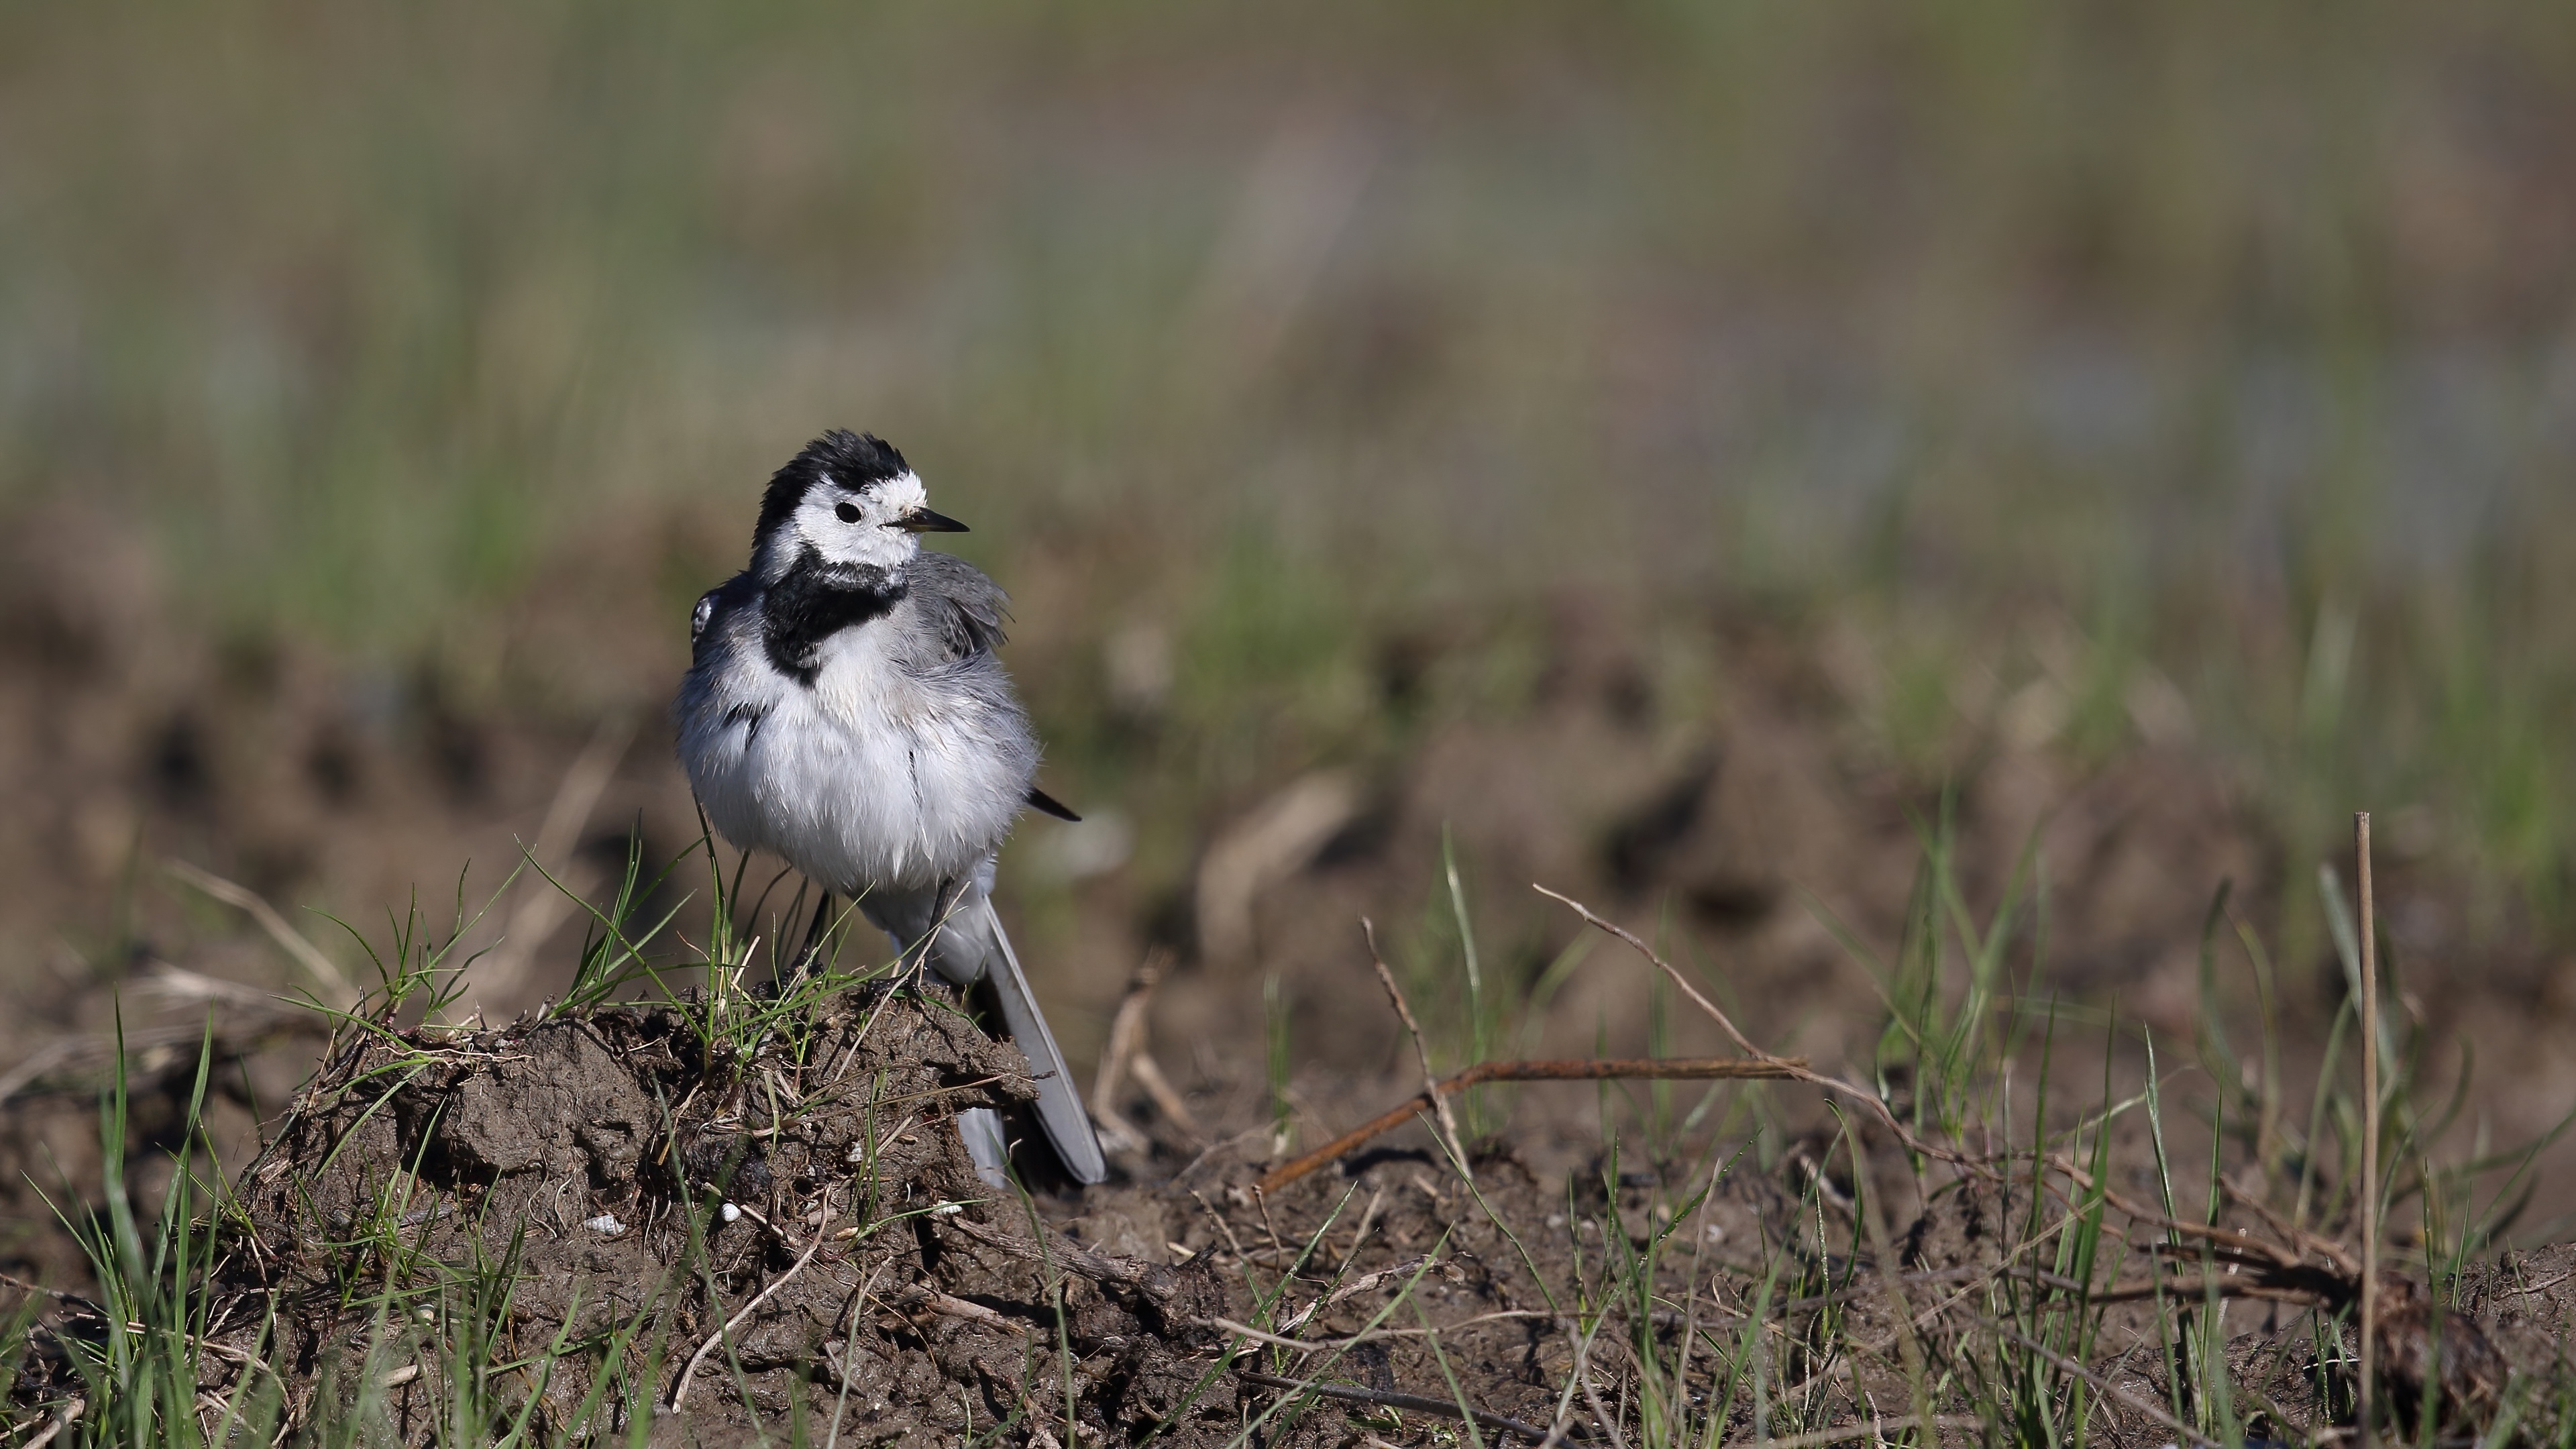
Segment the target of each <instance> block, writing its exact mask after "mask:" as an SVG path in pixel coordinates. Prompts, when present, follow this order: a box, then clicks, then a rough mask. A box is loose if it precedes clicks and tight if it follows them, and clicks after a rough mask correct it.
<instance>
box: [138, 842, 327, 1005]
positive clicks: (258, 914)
mask: <svg viewBox="0 0 2576 1449" xmlns="http://www.w3.org/2000/svg"><path fill="white" fill-rule="evenodd" d="M162 868H163V869H164V870H167V871H168V872H169V873H170V874H171V875H172V876H173V877H175V878H177V879H178V880H180V881H183V882H185V883H186V884H188V885H192V886H194V887H196V888H197V889H198V890H201V891H203V892H205V893H206V894H207V895H209V896H212V897H214V898H215V899H216V900H219V901H221V902H223V903H224V904H225V905H228V906H231V907H233V908H234V909H235V910H238V911H242V912H245V913H247V914H248V915H249V916H250V918H251V919H252V920H254V921H257V922H258V923H259V928H260V929H261V930H263V931H266V932H267V933H268V936H269V939H270V940H272V941H275V942H276V943H277V944H278V948H279V949H280V950H283V951H284V952H285V953H286V954H287V955H288V956H290V957H292V958H293V959H294V961H295V964H296V965H298V966H301V967H303V968H304V971H305V974H306V975H309V976H311V977H312V978H313V983H314V984H315V985H316V986H319V987H321V988H322V989H323V990H325V991H327V992H329V993H331V995H330V1002H331V1004H332V1005H335V1006H347V1005H348V1004H350V1003H351V1002H354V1001H356V1000H357V999H358V989H357V988H356V987H355V986H352V985H350V984H349V978H348V977H346V976H344V975H342V974H341V973H340V968H339V967H338V966H337V965H334V964H333V963H332V960H331V958H330V957H328V956H325V955H323V954H322V950H321V948H320V947H318V946H316V945H314V944H313V943H312V942H311V941H310V940H308V939H306V938H305V935H304V933H303V932H301V931H298V930H297V929H295V927H294V926H293V925H292V924H290V923H289V922H288V921H287V919H286V918H285V917H284V916H281V915H279V914H278V913H277V907H275V906H272V905H270V904H269V903H268V902H267V901H266V900H265V899H263V898H262V897H261V896H260V894H259V893H258V892H257V891H254V890H252V889H251V888H250V887H248V886H244V885H236V884H234V883H233V882H231V881H228V880H226V879H224V878H223V877H222V876H219V875H216V874H214V873H213V872H212V871H208V870H205V869H202V868H200V867H198V866H193V865H190V864H189V863H188V862H186V861H184V860H171V861H164V862H162Z"/></svg>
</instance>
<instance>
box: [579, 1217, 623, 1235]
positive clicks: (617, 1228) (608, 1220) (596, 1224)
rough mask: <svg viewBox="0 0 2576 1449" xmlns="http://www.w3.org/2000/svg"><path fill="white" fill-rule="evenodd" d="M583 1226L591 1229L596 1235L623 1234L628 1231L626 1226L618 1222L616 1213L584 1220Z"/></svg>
mask: <svg viewBox="0 0 2576 1449" xmlns="http://www.w3.org/2000/svg"><path fill="white" fill-rule="evenodd" d="M582 1226H583V1227H585V1228H588V1229H590V1230H591V1231H592V1232H594V1233H622V1232H624V1231H626V1225H625V1224H624V1223H621V1222H619V1221H618V1220H617V1214H615V1213H601V1214H600V1215H599V1216H597V1217H595V1218H587V1219H584V1220H583V1222H582Z"/></svg>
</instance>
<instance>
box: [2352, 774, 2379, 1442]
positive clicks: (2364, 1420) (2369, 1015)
mask: <svg viewBox="0 0 2576 1449" xmlns="http://www.w3.org/2000/svg"><path fill="white" fill-rule="evenodd" d="M2352 837H2353V841H2352V843H2353V855H2354V857H2355V865H2356V867H2357V869H2358V870H2359V873H2360V877H2361V880H2360V885H2361V902H2360V907H2361V908H2360V912H2359V914H2360V917H2361V919H2360V921H2359V922H2358V923H2357V924H2358V925H2359V926H2360V928H2361V931H2360V939H2361V1374H2360V1382H2359V1386H2358V1389H2357V1393H2358V1397H2359V1402H2358V1403H2357V1404H2356V1405H2355V1409H2354V1413H2355V1416H2356V1420H2357V1422H2358V1424H2359V1427H2360V1430H2361V1449H2370V1433H2371V1423H2370V1420H2371V1410H2372V1408H2373V1407H2374V1406H2373V1403H2372V1387H2373V1385H2372V1383H2371V1379H2372V1362H2371V1360H2372V1356H2373V1355H2372V1351H2371V1350H2372V1344H2371V1340H2372V1339H2374V1338H2376V1337H2377V1336H2378V1329H2379V1282H2378V1279H2379V951H2378V941H2379V930H2378V927H2377V926H2376V924H2374V920H2375V916H2374V910H2375V907H2374V906H2373V903H2372V901H2371V894H2370V886H2371V882H2370V812H2368V811H2366V810H2365V811H2362V812H2361V813H2359V814H2357V815H2355V816H2353V817H2352Z"/></svg>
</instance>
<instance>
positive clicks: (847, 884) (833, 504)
mask: <svg viewBox="0 0 2576 1449" xmlns="http://www.w3.org/2000/svg"><path fill="white" fill-rule="evenodd" d="M966 531H967V528H966V525H965V524H962V523H960V522H958V521H957V520H955V519H953V518H950V517H948V516H946V515H945V514H942V513H938V512H935V511H934V510H932V508H931V507H930V503H929V498H928V494H927V491H926V490H925V488H924V487H923V484H922V481H921V477H920V475H919V474H918V473H915V472H914V471H913V469H912V467H911V465H909V464H907V463H906V462H905V461H904V457H903V454H902V453H900V452H898V451H896V450H895V448H894V447H893V446H892V445H891V444H889V443H886V442H885V441H883V440H882V439H880V438H878V437H876V436H875V435H874V434H870V433H852V432H849V431H847V430H846V429H838V428H836V429H833V430H832V431H829V432H826V433H824V434H823V435H822V436H821V437H818V438H816V439H814V440H813V441H812V442H811V443H808V444H807V445H806V446H805V448H804V450H803V451H801V452H799V453H798V454H797V455H796V456H795V457H794V458H792V459H790V460H789V461H788V463H787V464H786V466H784V467H782V468H780V469H779V470H778V471H777V472H776V473H775V474H774V475H772V476H771V478H770V480H769V485H768V488H767V490H766V491H765V492H764V493H763V494H762V495H761V501H760V516H759V520H758V522H757V523H756V524H755V525H754V527H753V531H752V546H751V562H750V566H749V567H748V568H745V569H744V570H743V571H742V572H741V573H738V574H736V575H734V576H733V577H732V578H731V579H729V580H727V581H726V582H724V583H723V584H720V585H718V586H717V587H715V588H714V589H711V590H709V591H708V592H707V593H706V595H705V596H704V597H702V598H700V599H699V600H698V603H697V608H696V610H695V611H694V612H693V613H692V615H691V617H690V621H689V640H690V655H691V659H690V666H689V672H688V674H687V676H686V677H685V678H684V679H683V680H682V682H681V685H680V690H679V696H678V698H677V699H676V700H675V701H674V704H673V715H674V724H675V727H676V729H675V733H676V735H677V737H678V744H679V754H680V760H681V764H682V766H683V767H684V769H685V770H686V772H687V774H688V777H689V784H690V787H691V788H692V789H693V790H694V791H695V792H696V795H697V799H698V804H699V807H700V808H701V809H703V810H704V811H705V812H706V818H707V822H708V823H709V824H710V825H712V826H713V827H714V828H715V830H716V831H717V833H719V834H721V835H722V836H723V837H724V838H725V839H726V840H728V841H731V842H732V843H733V844H734V845H736V846H739V847H742V848H744V849H749V850H765V851H768V852H770V853H772V854H775V855H778V856H780V857H783V858H784V859H785V860H786V861H787V862H788V864H790V865H792V866H794V867H795V868H796V869H797V870H799V871H801V872H803V873H804V875H805V876H806V877H807V878H808V879H809V880H812V881H814V882H815V883H816V884H817V885H819V886H821V887H822V888H823V889H824V890H825V891H827V892H838V893H840V894H842V895H845V896H848V897H850V898H852V899H853V900H854V901H855V902H856V903H857V906H858V909H859V910H860V912H861V913H862V914H864V915H865V916H866V917H867V919H868V920H869V921H870V922H872V923H873V924H874V925H875V926H876V927H877V928H878V929H880V930H882V931H884V932H885V933H886V934H887V936H888V937H889V938H891V939H892V941H893V943H894V946H895V949H896V950H897V952H898V953H899V956H898V958H897V959H898V960H899V961H900V962H901V963H903V965H905V966H906V967H907V968H909V967H914V966H918V967H922V968H926V969H927V970H928V971H930V972H931V973H932V974H934V975H936V976H938V977H939V978H940V979H942V980H944V981H947V982H949V983H950V984H952V985H954V986H956V987H958V988H960V990H961V991H967V992H975V991H983V992H988V993H989V995H990V999H991V1001H992V1004H993V1005H994V1006H995V1007H997V1008H998V1011H999V1015H1000V1018H1001V1024H1002V1027H1003V1029H1004V1030H1005V1031H1006V1032H1008V1034H1009V1035H1010V1037H1011V1039H1012V1040H1013V1041H1014V1042H1016V1043H1017V1044H1018V1046H1019V1048H1020V1050H1021V1051H1022V1052H1023V1053H1025V1054H1026V1055H1027V1056H1028V1058H1029V1062H1030V1065H1031V1068H1032V1072H1033V1075H1034V1076H1035V1078H1036V1081H1037V1088H1038V1097H1037V1103H1036V1109H1037V1112H1036V1114H1037V1118H1038V1123H1039V1126H1040V1127H1041V1128H1042V1129H1043V1130H1044V1133H1045V1136H1046V1139H1047V1141H1048V1143H1049V1144H1050V1145H1051V1146H1052V1147H1053V1148H1054V1150H1055V1155H1056V1157H1057V1159H1058V1160H1059V1161H1060V1162H1062V1163H1063V1165H1064V1168H1065V1171H1066V1173H1067V1175H1069V1176H1070V1177H1072V1178H1073V1179H1074V1180H1075V1181H1076V1182H1079V1183H1083V1184H1085V1185H1089V1184H1092V1183H1097V1182H1100V1181H1102V1180H1104V1179H1105V1178H1106V1177H1107V1176H1108V1169H1107V1167H1106V1165H1105V1164H1104V1162H1103V1161H1102V1158H1101V1152H1100V1140H1099V1138H1098V1137H1097V1136H1096V1135H1095V1134H1094V1132H1093V1130H1092V1126H1091V1118H1090V1115H1089V1114H1088V1113H1087V1112H1086V1111H1085V1110H1084V1108H1083V1104H1082V1098H1081V1096H1080V1094H1079V1093H1078V1092H1076V1091H1075V1089H1074V1086H1073V1078H1072V1074H1071V1073H1070V1072H1069V1071H1067V1070H1066V1067H1065V1061H1064V1053H1063V1052H1062V1051H1061V1050H1060V1049H1059V1048H1058V1047H1057V1046H1056V1042H1055V1034H1054V1033H1053V1032H1052V1031H1050V1030H1048V1028H1047V1020H1046V1015H1045V1013H1044V1012H1042V1011H1040V1010H1039V1009H1038V1003H1037V998H1036V997H1035V996H1034V995H1032V994H1031V992H1030V990H1029V982H1028V976H1027V974H1026V973H1025V972H1023V971H1022V970H1021V969H1020V960H1019V956H1018V954H1017V953H1016V952H1014V951H1013V950H1012V949H1011V938H1010V936H1009V935H1008V933H1006V932H1005V931H1004V930H1003V929H1002V921H1001V917H1000V916H999V915H997V914H996V913H995V912H994V909H993V901H992V895H993V886H994V866H995V861H996V857H997V854H998V852H999V851H1000V849H1001V846H1002V842H1003V841H1004V840H1005V839H1006V838H1007V837H1008V836H1009V835H1010V833H1011V829H1012V827H1013V825H1014V824H1015V823H1016V822H1017V821H1018V819H1019V817H1020V814H1021V812H1022V811H1023V810H1025V809H1029V808H1034V809H1037V810H1039V811H1042V812H1044V813H1046V814H1049V815H1054V816H1057V817H1059V818H1062V819H1065V820H1076V819H1079V818H1080V817H1079V816H1077V815H1075V814H1074V813H1073V812H1072V811H1071V810H1069V809H1066V808H1065V807H1064V805H1063V804H1061V803H1060V802H1058V801H1057V800H1055V799H1054V798H1053V797H1052V796H1050V795H1048V794H1047V793H1046V792H1045V791H1043V790H1040V789H1039V788H1037V768H1038V758H1039V748H1038V741H1037V735H1036V732H1035V730H1034V729H1033V727H1032V726H1031V725H1030V722H1029V716H1028V712H1027V710H1025V709H1024V708H1022V706H1021V704H1020V701H1019V697H1018V695H1017V694H1016V693H1015V692H1014V691H1013V689H1012V686H1011V679H1010V675H1009V674H1008V673H1006V672H1005V671H1004V670H1003V668H1002V663H1001V660H1000V659H999V658H998V657H996V655H995V653H994V651H995V649H997V648H998V647H999V646H1000V645H1001V643H1002V639H1003V634H1002V626H1003V623H1004V621H1005V620H1006V619H1007V618H1008V617H1009V613H1008V606H1009V599H1008V596H1007V595H1005V594H1004V593H1003V592H1002V589H1001V587H1000V586H999V585H997V584H995V583H994V582H993V581H992V580H991V579H990V578H987V577H986V576H985V575H984V574H983V573H982V572H981V571H980V570H978V569H976V568H975V567H974V566H973V565H972V564H969V563H967V562H966V561H965V560H963V559H960V558H958V557H956V556H954V555H952V554H945V553H937V552H933V551H931V550H928V549H925V548H923V547H922V546H921V536H922V535H923V534H929V533H964V532H966ZM958 1128H959V1132H960V1135H961V1136H963V1137H964V1138H965V1142H966V1146H967V1149H968V1151H969V1153H970V1154H971V1155H972V1156H973V1158H974V1160H975V1164H976V1168H977V1170H978V1172H979V1173H980V1174H981V1175H982V1176H983V1177H984V1179H985V1180H986V1181H987V1182H988V1183H991V1184H993V1185H995V1186H997V1187H998V1186H1002V1185H1004V1184H1005V1182H1006V1178H1005V1175H1004V1174H1005V1168H1004V1163H1005V1161H1006V1149H1005V1143H1004V1141H1003V1136H1002V1126H1001V1119H1000V1118H999V1117H998V1116H997V1115H996V1114H994V1113H993V1112H992V1111H990V1110H989V1109H986V1108H971V1109H968V1110H967V1111H965V1112H961V1113H960V1114H959V1122H958Z"/></svg>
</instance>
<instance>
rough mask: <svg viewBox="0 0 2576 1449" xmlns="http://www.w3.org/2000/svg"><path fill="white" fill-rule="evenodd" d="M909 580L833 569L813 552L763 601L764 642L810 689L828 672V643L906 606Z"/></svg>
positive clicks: (783, 668) (847, 567)
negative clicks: (825, 645)
mask: <svg viewBox="0 0 2576 1449" xmlns="http://www.w3.org/2000/svg"><path fill="white" fill-rule="evenodd" d="M904 591H905V585H904V579H903V575H902V574H900V573H895V572H892V571H890V570H887V569H875V568H865V567H860V566H856V565H851V564H830V563H825V562H824V561H823V557H822V555H820V554H818V553H816V552H814V550H813V549H811V548H808V549H806V550H805V551H804V552H803V553H802V554H800V555H798V556H797V559H796V563H795V566H794V567H792V568H790V569H789V570H788V571H787V576H786V577H785V578H782V579H780V580H779V581H778V582H777V583H774V584H772V585H770V586H769V592H768V595H767V596H766V597H765V598H763V599H762V600H761V607H760V642H761V644H762V645H763V646H764V647H766V648H767V649H768V651H769V662H770V663H772V664H774V665H776V666H777V667H778V669H779V672H780V673H782V674H786V675H788V676H789V677H791V678H793V679H794V680H795V681H796V682H797V683H798V684H801V685H804V686H805V687H806V688H807V689H811V688H813V687H814V676H815V673H816V672H817V671H818V670H819V669H821V667H822V653H823V641H824V640H826V639H829V638H831V637H832V636H833V635H835V634H838V633H840V632H841V631H842V630H844V629H850V628H855V627H857V626H858V625H861V624H864V623H866V622H868V621H869V620H870V619H882V618H884V617H885V616H886V615H887V613H889V612H890V611H892V610H893V608H894V606H895V605H896V604H898V603H901V602H902V601H903V596H904Z"/></svg>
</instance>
